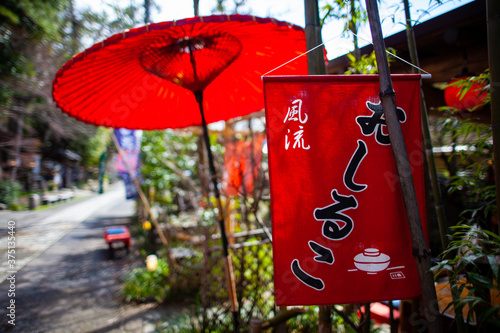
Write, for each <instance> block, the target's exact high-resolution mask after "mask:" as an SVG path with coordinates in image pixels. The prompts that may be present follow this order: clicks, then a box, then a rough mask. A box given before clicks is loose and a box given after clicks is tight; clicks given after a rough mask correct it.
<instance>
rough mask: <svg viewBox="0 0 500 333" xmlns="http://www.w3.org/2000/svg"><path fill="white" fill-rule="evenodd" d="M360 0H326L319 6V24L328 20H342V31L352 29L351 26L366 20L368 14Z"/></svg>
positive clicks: (357, 25) (358, 24)
mask: <svg viewBox="0 0 500 333" xmlns="http://www.w3.org/2000/svg"><path fill="white" fill-rule="evenodd" d="M363 4H364V1H362V0H351V1H345V0H328V1H325V4H324V5H323V6H322V7H321V8H320V12H321V25H323V24H324V23H325V22H327V21H328V20H341V21H344V22H345V24H344V32H347V31H349V30H353V29H352V26H353V25H354V26H356V27H359V26H360V25H361V24H363V23H366V22H368V14H367V12H366V10H365V9H364V6H363Z"/></svg>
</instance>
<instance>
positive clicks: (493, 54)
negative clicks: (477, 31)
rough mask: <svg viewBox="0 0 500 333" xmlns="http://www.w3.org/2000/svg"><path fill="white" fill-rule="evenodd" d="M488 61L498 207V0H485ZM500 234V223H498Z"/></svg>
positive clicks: (499, 173) (499, 205)
mask: <svg viewBox="0 0 500 333" xmlns="http://www.w3.org/2000/svg"><path fill="white" fill-rule="evenodd" d="M487 15H488V63H489V65H490V95H491V127H492V131H493V153H494V160H495V185H496V194H497V207H500V45H499V43H498V38H499V37H500V1H498V0H487ZM498 234H500V223H498Z"/></svg>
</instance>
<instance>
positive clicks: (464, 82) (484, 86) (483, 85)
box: [438, 69, 491, 112]
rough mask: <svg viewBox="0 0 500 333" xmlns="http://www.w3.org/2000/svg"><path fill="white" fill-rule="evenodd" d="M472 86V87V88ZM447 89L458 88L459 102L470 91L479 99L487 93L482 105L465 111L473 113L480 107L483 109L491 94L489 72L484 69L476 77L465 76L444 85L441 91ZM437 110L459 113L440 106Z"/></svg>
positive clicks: (489, 100) (448, 107)
mask: <svg viewBox="0 0 500 333" xmlns="http://www.w3.org/2000/svg"><path fill="white" fill-rule="evenodd" d="M473 86H474V87H473ZM447 87H460V90H459V95H458V97H459V100H462V99H463V98H464V96H465V94H466V93H468V92H469V91H471V89H474V90H473V92H475V93H476V96H477V97H479V96H480V95H481V94H483V93H485V92H486V93H487V95H486V98H485V99H484V101H483V103H482V104H478V105H476V106H474V107H473V108H472V109H469V110H467V111H469V112H474V111H476V110H478V109H480V108H482V107H484V106H485V105H486V104H490V103H491V94H490V93H489V92H490V70H489V69H486V70H485V71H484V72H483V73H481V74H479V75H477V76H467V77H464V78H463V79H458V80H456V81H453V82H450V83H448V84H447V85H444V86H443V87H442V89H446V88H447ZM438 110H440V111H448V112H450V111H451V112H456V111H459V110H457V109H455V108H453V107H451V106H442V107H439V108H438Z"/></svg>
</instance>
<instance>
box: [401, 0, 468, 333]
mask: <svg viewBox="0 0 500 333" xmlns="http://www.w3.org/2000/svg"><path fill="white" fill-rule="evenodd" d="M403 4H404V7H405V8H404V9H405V17H406V37H407V39H408V50H409V51H410V60H411V62H412V64H414V65H415V66H416V67H420V63H419V59H418V51H417V43H416V40H415V34H414V31H413V24H412V22H411V14H410V4H409V1H408V0H403ZM413 72H414V73H418V72H419V70H417V69H416V68H415V67H413ZM420 96H421V107H422V131H423V140H424V147H425V152H426V157H427V159H426V161H427V163H428V167H429V173H430V176H431V186H432V192H433V194H434V208H435V209H436V217H437V221H438V226H439V234H440V236H441V246H442V247H443V251H444V250H446V249H447V248H448V236H447V233H448V227H447V223H446V215H445V211H444V205H443V197H442V195H441V189H440V188H439V182H438V178H437V170H436V163H435V161H434V154H433V152H432V141H431V134H430V130H429V120H428V117H427V104H426V103H425V98H424V91H423V89H422V80H420ZM448 281H449V282H450V287H451V291H452V293H451V297H452V299H453V301H455V300H456V299H457V296H458V297H460V295H459V293H458V290H457V288H456V287H453V285H454V279H453V277H452V274H448ZM454 310H455V321H456V324H457V332H458V333H463V332H465V327H464V317H463V313H462V309H461V308H460V307H455V308H454Z"/></svg>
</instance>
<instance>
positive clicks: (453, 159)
mask: <svg viewBox="0 0 500 333" xmlns="http://www.w3.org/2000/svg"><path fill="white" fill-rule="evenodd" d="M436 130H437V132H438V133H440V135H441V138H440V139H439V142H440V143H442V142H443V141H446V142H451V145H450V147H451V148H452V149H453V150H452V153H451V154H450V156H449V157H448V160H447V163H448V176H449V181H450V182H449V187H448V191H449V192H450V193H457V194H460V195H461V196H462V198H463V201H464V202H463V205H464V207H465V210H464V211H463V212H462V214H461V219H462V223H466V224H480V225H481V226H483V227H485V228H489V224H490V218H491V216H493V215H495V214H496V213H497V206H496V193H495V189H496V187H495V182H494V176H493V173H494V168H493V139H492V131H491V126H489V125H484V124H478V123H474V122H472V121H471V120H470V119H458V118H455V117H450V118H446V119H443V120H441V121H440V122H439V123H438V124H437V128H436Z"/></svg>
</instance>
